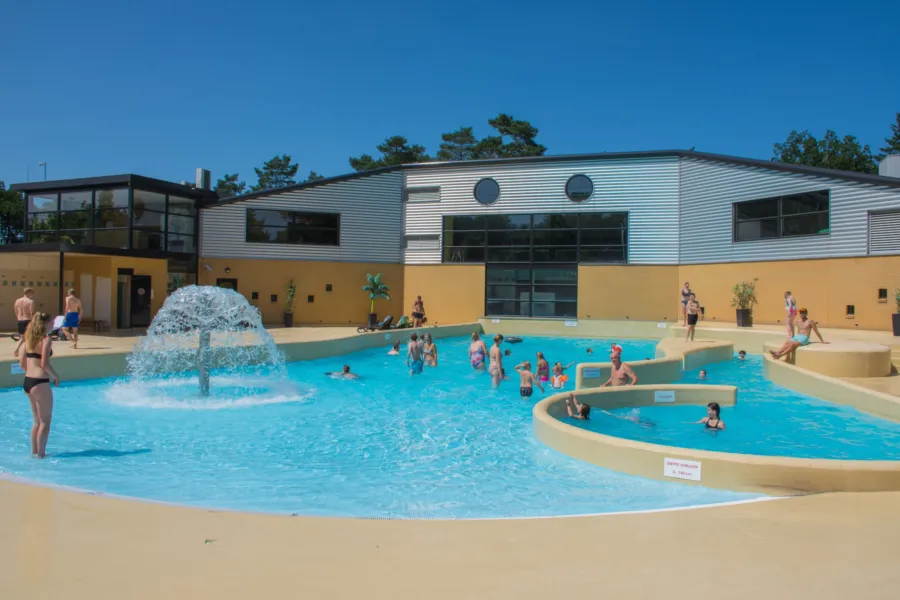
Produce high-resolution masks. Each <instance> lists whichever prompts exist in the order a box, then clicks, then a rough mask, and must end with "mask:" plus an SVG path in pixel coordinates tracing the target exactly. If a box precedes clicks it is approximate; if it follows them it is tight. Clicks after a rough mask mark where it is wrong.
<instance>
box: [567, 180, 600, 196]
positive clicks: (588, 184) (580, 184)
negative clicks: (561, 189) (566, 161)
mask: <svg viewBox="0 0 900 600" xmlns="http://www.w3.org/2000/svg"><path fill="white" fill-rule="evenodd" d="M593 193H594V182H593V181H591V178H590V177H588V176H587V175H573V176H572V177H570V178H569V181H567V182H566V196H568V197H569V200H571V201H573V202H584V201H585V200H587V199H588V198H590V197H591V194H593Z"/></svg>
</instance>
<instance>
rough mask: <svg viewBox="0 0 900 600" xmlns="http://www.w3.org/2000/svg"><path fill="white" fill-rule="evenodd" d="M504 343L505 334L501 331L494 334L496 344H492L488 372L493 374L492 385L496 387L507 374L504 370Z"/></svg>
mask: <svg viewBox="0 0 900 600" xmlns="http://www.w3.org/2000/svg"><path fill="white" fill-rule="evenodd" d="M502 343H503V336H502V335H500V334H499V333H498V334H497V335H495V336H494V345H493V346H491V351H490V353H489V354H488V360H489V361H490V362H489V363H488V373H490V374H491V387H493V388H496V387H497V386H499V385H500V381H502V380H503V379H504V378H505V377H506V374H505V373H504V372H503V350H501V349H500V344H502Z"/></svg>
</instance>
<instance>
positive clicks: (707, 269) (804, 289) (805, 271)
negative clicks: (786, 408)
mask: <svg viewBox="0 0 900 600" xmlns="http://www.w3.org/2000/svg"><path fill="white" fill-rule="evenodd" d="M678 274H679V277H678V281H677V282H676V284H675V287H674V288H673V290H674V295H675V297H676V298H677V294H678V290H679V288H680V286H681V285H682V284H683V283H684V282H685V281H689V282H690V283H691V288H692V289H693V290H694V292H696V294H697V298H698V300H699V301H700V304H701V305H702V306H703V307H704V309H705V312H706V319H707V320H708V321H725V322H728V323H734V321H735V313H734V308H733V307H732V306H731V286H732V285H734V284H735V283H738V282H740V281H744V280H751V279H753V278H755V277H758V278H759V282H758V283H757V287H756V297H757V299H758V300H759V304H758V305H757V306H756V307H755V308H754V310H753V318H754V321H755V322H758V323H783V322H784V317H785V313H784V292H785V290H790V291H791V292H793V294H794V298H796V299H797V304H798V307H799V308H807V309H809V315H810V318H812V319H815V320H816V321H818V322H819V323H821V324H822V325H823V326H825V327H845V328H848V329H881V330H886V329H890V328H891V313H893V312H895V311H896V310H897V306H896V304H895V303H894V290H895V289H896V288H900V256H886V257H880V256H869V257H865V258H840V259H827V260H803V261H773V262H756V263H730V264H717V265H682V266H680V267H679V268H678ZM878 288H887V290H888V301H887V302H878ZM848 304H852V305H854V306H855V307H856V316H855V318H853V319H848V318H847V317H846V316H845V311H846V306H847V305H848Z"/></svg>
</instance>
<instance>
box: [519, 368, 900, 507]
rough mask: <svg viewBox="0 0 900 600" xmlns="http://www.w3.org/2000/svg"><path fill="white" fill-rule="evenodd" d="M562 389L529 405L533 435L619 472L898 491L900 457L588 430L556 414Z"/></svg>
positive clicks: (650, 389)
mask: <svg viewBox="0 0 900 600" xmlns="http://www.w3.org/2000/svg"><path fill="white" fill-rule="evenodd" d="M733 390H734V388H732V387H731V386H708V385H689V384H659V385H640V386H634V387H619V388H594V389H586V390H579V391H577V392H575V394H576V395H577V396H578V397H579V399H581V400H586V401H590V402H591V405H592V406H595V405H596V406H598V407H600V408H607V407H609V408H620V407H623V406H636V407H637V406H646V405H647V403H648V400H647V395H648V394H650V393H655V392H658V391H666V392H668V391H673V392H675V395H674V396H675V398H676V399H677V403H679V404H705V403H706V402H707V401H713V400H709V399H708V398H712V397H716V398H717V399H716V400H715V401H719V402H720V404H721V401H722V399H724V400H725V401H727V399H728V396H729V394H733ZM679 392H681V393H680V394H679ZM688 394H690V396H689V397H687V395H688ZM567 396H568V393H562V394H555V395H553V396H550V397H548V398H545V399H544V400H542V401H541V402H538V403H537V404H536V405H535V407H534V409H533V412H532V415H533V419H532V427H533V431H534V434H535V437H537V439H538V440H539V441H541V442H542V443H543V444H545V445H546V446H548V447H550V448H553V449H554V450H556V451H558V452H561V453H563V454H565V455H566V456H569V457H571V458H575V459H578V460H583V461H585V462H589V463H591V464H594V465H597V466H600V467H604V468H607V469H610V470H613V471H618V472H620V473H626V474H629V475H636V476H639V477H646V478H649V479H655V480H658V481H667V482H670V483H671V482H674V483H682V484H687V485H699V486H704V487H709V488H714V489H725V490H730V491H735V492H749V493H756V494H766V495H771V496H794V495H799V494H811V493H824V492H887V491H900V461H886V460H878V461H861V460H832V459H806V458H790V457H782V456H761V455H756V454H737V453H726V452H711V451H707V450H693V449H689V448H680V447H677V446H662V445H659V444H649V443H645V442H639V441H636V440H628V439H624V438H619V437H614V436H608V435H604V434H601V433H595V432H593V431H587V430H585V429H581V428H579V427H575V426H574V425H570V424H568V423H565V422H563V421H562V420H560V419H559V418H557V417H556V416H554V415H559V416H562V415H564V414H565V413H564V412H563V410H564V409H563V407H564V402H565V398H566V397H567ZM679 396H681V397H682V399H678V398H679ZM650 402H651V403H652V400H651V401H650ZM667 473H668V474H667Z"/></svg>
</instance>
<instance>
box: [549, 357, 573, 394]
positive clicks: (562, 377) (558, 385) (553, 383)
mask: <svg viewBox="0 0 900 600" xmlns="http://www.w3.org/2000/svg"><path fill="white" fill-rule="evenodd" d="M574 364H575V363H574V362H570V363H569V364H567V365H566V366H563V364H562V363H561V362H557V363H556V364H555V365H553V376H552V377H550V387H552V388H553V389H555V390H561V389H563V387H565V385H566V381H568V380H569V376H568V375H566V373H565V371H566V369H568V368H569V367H571V366H572V365H574Z"/></svg>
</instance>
